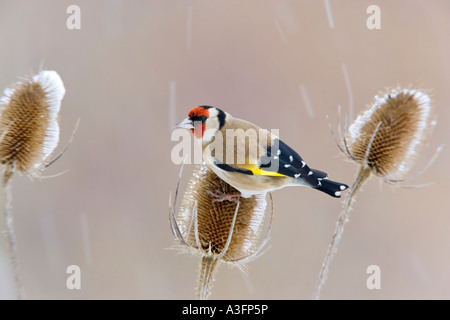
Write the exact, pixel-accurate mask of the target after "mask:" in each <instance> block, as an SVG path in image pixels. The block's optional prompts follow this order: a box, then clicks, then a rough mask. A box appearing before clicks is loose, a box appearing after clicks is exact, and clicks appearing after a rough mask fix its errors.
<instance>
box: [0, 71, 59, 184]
mask: <svg viewBox="0 0 450 320" xmlns="http://www.w3.org/2000/svg"><path fill="white" fill-rule="evenodd" d="M64 94H65V88H64V85H63V82H62V80H61V78H60V76H59V75H58V73H56V72H55V71H48V70H44V71H41V72H39V73H38V74H36V75H34V76H32V77H29V78H25V79H23V80H22V81H19V82H17V83H15V84H13V85H12V86H11V87H10V88H7V89H5V90H4V92H3V97H1V99H0V163H1V164H3V165H4V180H6V181H4V182H7V180H8V179H9V178H10V177H11V176H12V174H13V173H14V172H19V173H22V174H27V175H36V174H38V173H39V172H40V170H41V169H43V168H44V167H45V166H46V165H47V164H48V163H49V160H48V159H49V156H50V155H51V154H52V152H53V150H54V149H55V147H56V146H57V144H58V140H59V126H58V114H59V109H60V107H61V100H62V99H63V97H64Z"/></svg>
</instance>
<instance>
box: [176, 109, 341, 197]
mask: <svg viewBox="0 0 450 320" xmlns="http://www.w3.org/2000/svg"><path fill="white" fill-rule="evenodd" d="M176 127H177V128H184V129H189V130H190V131H191V132H192V133H193V135H194V137H195V139H196V140H198V141H199V143H201V146H202V155H203V161H204V162H205V163H206V165H207V166H208V167H209V168H210V169H211V170H212V171H213V172H214V173H215V174H216V175H217V176H218V177H219V178H221V179H222V180H223V181H225V182H226V183H228V184H229V185H231V186H233V187H234V188H235V189H237V191H239V193H240V194H237V195H232V196H231V197H233V196H237V197H240V196H242V197H244V198H249V197H251V196H253V195H256V194H261V193H265V192H271V191H274V190H277V189H281V188H284V187H288V186H307V187H310V188H313V189H315V190H319V191H322V192H324V193H326V194H328V195H330V196H332V197H335V198H340V197H341V194H342V191H344V190H345V189H347V188H348V186H347V185H346V184H344V183H340V182H335V181H332V180H329V179H328V175H327V173H325V172H323V171H320V170H316V169H311V168H310V167H309V166H308V165H307V164H306V162H305V161H304V160H303V159H302V157H301V156H300V155H299V154H298V153H297V152H296V151H295V150H293V149H292V148H291V147H289V146H288V145H287V144H286V143H284V142H283V141H282V140H280V139H279V137H278V136H276V135H275V134H274V133H272V132H269V131H268V130H266V129H262V128H260V127H258V126H257V125H255V124H253V123H251V122H248V121H246V120H242V119H238V118H235V117H233V116H231V115H230V114H229V113H227V112H225V111H223V110H222V109H219V108H216V107H212V106H207V105H202V106H196V107H194V108H192V109H191V110H190V111H189V113H188V117H187V118H186V119H184V120H182V121H180V122H179V123H177V124H176ZM216 196H217V198H218V199H219V201H223V200H225V199H229V198H230V196H229V195H220V194H217V195H216Z"/></svg>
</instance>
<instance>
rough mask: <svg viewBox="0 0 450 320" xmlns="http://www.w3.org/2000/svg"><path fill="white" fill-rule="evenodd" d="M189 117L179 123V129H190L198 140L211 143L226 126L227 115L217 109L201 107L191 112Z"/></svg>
mask: <svg viewBox="0 0 450 320" xmlns="http://www.w3.org/2000/svg"><path fill="white" fill-rule="evenodd" d="M188 115H189V116H188V117H187V118H186V119H184V120H183V121H181V122H179V123H177V125H176V126H177V128H185V129H190V130H191V131H192V133H193V134H194V136H195V137H196V138H197V139H202V140H203V142H208V141H211V140H212V138H214V136H215V135H216V134H217V131H219V130H220V129H221V128H222V127H223V126H224V124H225V121H226V117H227V114H226V113H225V112H224V111H222V110H220V109H218V108H215V107H210V106H199V107H194V108H192V109H191V111H189V114H188Z"/></svg>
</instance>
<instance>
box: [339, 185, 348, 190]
mask: <svg viewBox="0 0 450 320" xmlns="http://www.w3.org/2000/svg"><path fill="white" fill-rule="evenodd" d="M339 188H340V189H341V190H345V189H347V187H346V186H340V187H339Z"/></svg>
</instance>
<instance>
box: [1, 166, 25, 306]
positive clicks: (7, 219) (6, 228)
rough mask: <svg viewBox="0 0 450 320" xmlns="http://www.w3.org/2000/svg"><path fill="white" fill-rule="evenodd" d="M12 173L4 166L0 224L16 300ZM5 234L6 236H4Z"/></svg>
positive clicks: (18, 293) (19, 294)
mask: <svg viewBox="0 0 450 320" xmlns="http://www.w3.org/2000/svg"><path fill="white" fill-rule="evenodd" d="M12 175H13V171H12V168H11V166H9V165H6V166H5V168H4V172H3V179H2V188H1V223H2V225H3V228H2V229H3V230H2V233H3V236H5V237H6V238H7V242H8V251H9V259H10V261H11V266H12V268H13V272H14V285H15V291H16V297H17V299H19V300H20V299H22V298H23V296H24V294H23V289H22V284H21V281H20V272H19V259H18V255H17V242H16V234H15V232H14V226H13V217H12V207H11V202H12V193H11V184H10V183H9V182H10V181H11V177H12ZM5 233H6V234H5Z"/></svg>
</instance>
